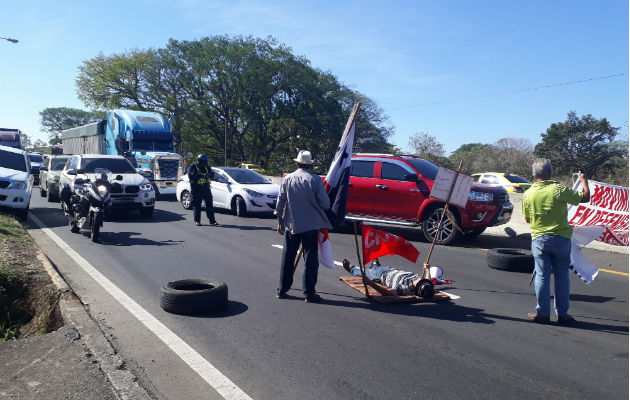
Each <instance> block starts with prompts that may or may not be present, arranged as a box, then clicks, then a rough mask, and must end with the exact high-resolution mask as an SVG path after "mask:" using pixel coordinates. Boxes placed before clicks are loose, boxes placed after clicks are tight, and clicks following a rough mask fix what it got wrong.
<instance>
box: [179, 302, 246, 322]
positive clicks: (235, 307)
mask: <svg viewBox="0 0 630 400" xmlns="http://www.w3.org/2000/svg"><path fill="white" fill-rule="evenodd" d="M248 308H249V307H247V304H244V303H241V302H238V301H232V300H228V302H227V305H226V306H225V308H224V309H223V310H222V311H220V312H216V313H211V314H196V315H188V317H191V318H225V317H233V316H235V315H239V314H242V313H244V312H245V311H247V309H248Z"/></svg>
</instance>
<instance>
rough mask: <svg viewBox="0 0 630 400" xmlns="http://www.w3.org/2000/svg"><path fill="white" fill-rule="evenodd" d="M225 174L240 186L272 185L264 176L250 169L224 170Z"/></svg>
mask: <svg viewBox="0 0 630 400" xmlns="http://www.w3.org/2000/svg"><path fill="white" fill-rule="evenodd" d="M224 171H225V173H226V174H228V175H230V177H231V178H232V179H234V180H235V181H236V182H238V183H240V184H245V185H246V184H249V185H254V184H261V183H262V184H266V183H271V182H269V181H268V180H267V178H265V177H264V176H262V175H260V174H259V173H257V172H254V171H250V170H248V169H240V168H229V169H227V168H226V169H224Z"/></svg>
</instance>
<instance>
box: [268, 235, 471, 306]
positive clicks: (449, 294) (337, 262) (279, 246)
mask: <svg viewBox="0 0 630 400" xmlns="http://www.w3.org/2000/svg"><path fill="white" fill-rule="evenodd" d="M271 247H276V248H278V249H282V248H284V247H283V246H282V245H280V244H272V245H271ZM335 265H339V266H340V267H343V263H342V262H341V261H337V260H335ZM440 293H444V294H445V295H447V296H448V297H450V298H451V300H457V299H461V297H460V296H458V295H456V294H452V293H448V292H444V291H440Z"/></svg>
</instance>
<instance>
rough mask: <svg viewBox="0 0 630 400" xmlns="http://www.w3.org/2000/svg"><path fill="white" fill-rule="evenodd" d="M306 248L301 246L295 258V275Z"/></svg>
mask: <svg viewBox="0 0 630 400" xmlns="http://www.w3.org/2000/svg"><path fill="white" fill-rule="evenodd" d="M303 251H304V248H303V247H302V244H300V250H298V252H297V255H296V256H295V261H294V262H293V273H294V274H295V270H296V269H297V266H298V264H299V263H300V257H301V256H302V252H303Z"/></svg>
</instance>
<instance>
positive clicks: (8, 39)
mask: <svg viewBox="0 0 630 400" xmlns="http://www.w3.org/2000/svg"><path fill="white" fill-rule="evenodd" d="M0 39H3V40H6V41H7V42H11V43H17V42H18V41H19V40H17V39H12V38H5V37H0Z"/></svg>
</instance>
